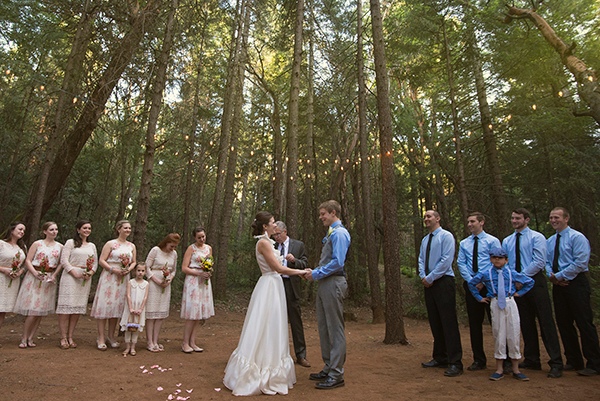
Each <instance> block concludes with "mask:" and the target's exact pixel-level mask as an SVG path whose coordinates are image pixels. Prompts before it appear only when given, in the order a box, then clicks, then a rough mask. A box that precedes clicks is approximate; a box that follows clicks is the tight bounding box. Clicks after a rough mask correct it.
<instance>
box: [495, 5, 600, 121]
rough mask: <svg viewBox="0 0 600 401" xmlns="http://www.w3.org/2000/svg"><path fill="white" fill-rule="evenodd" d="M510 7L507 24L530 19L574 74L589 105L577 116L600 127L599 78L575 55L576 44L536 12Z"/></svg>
mask: <svg viewBox="0 0 600 401" xmlns="http://www.w3.org/2000/svg"><path fill="white" fill-rule="evenodd" d="M507 7H508V14H507V15H506V22H511V21H512V20H513V19H528V20H530V21H532V22H533V23H534V25H535V26H536V27H537V28H538V29H539V30H540V32H541V34H542V36H543V37H544V39H546V42H548V43H549V44H550V46H552V47H553V48H554V50H556V52H557V53H558V55H559V56H560V59H561V61H562V63H563V64H564V66H565V67H567V69H568V70H569V71H570V72H571V74H573V77H575V80H576V81H577V84H578V85H577V93H579V96H580V97H581V99H582V100H583V101H584V102H585V103H586V104H587V105H588V107H589V109H588V110H587V111H583V112H580V111H575V112H573V114H574V115H576V116H589V117H592V118H593V119H594V120H596V123H598V124H599V125H600V89H599V88H598V78H597V77H596V73H595V72H594V71H593V70H591V69H589V68H588V67H587V66H586V65H585V63H584V62H583V61H582V60H580V59H579V58H577V57H575V56H574V55H573V49H574V48H575V43H573V44H571V46H567V44H566V43H565V42H564V41H563V40H562V39H561V38H560V37H559V36H558V35H557V34H556V32H555V31H554V29H552V27H550V25H548V22H546V20H545V19H544V18H542V17H541V16H540V15H539V14H538V13H537V12H535V10H528V9H523V8H517V7H513V6H507Z"/></svg>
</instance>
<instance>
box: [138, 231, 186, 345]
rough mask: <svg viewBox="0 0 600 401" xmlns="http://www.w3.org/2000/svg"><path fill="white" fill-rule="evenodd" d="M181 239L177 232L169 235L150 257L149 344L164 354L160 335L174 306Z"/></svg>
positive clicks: (147, 274)
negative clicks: (173, 285) (175, 278)
mask: <svg viewBox="0 0 600 401" xmlns="http://www.w3.org/2000/svg"><path fill="white" fill-rule="evenodd" d="M179 241H181V236H180V235H179V234H177V233H171V234H169V235H167V236H166V237H165V238H163V240H162V241H161V242H160V243H159V244H158V246H155V247H154V248H152V249H151V250H150V252H149V253H148V257H147V258H146V277H147V278H148V283H149V287H148V300H147V301H146V342H147V349H148V351H150V352H158V351H164V347H163V345H162V344H159V343H158V334H159V333H160V327H161V325H162V323H163V320H164V319H165V318H166V317H167V316H169V307H170V304H171V281H172V280H173V277H175V268H176V266H177V252H176V251H175V248H177V246H178V245H179Z"/></svg>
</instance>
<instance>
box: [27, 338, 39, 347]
mask: <svg viewBox="0 0 600 401" xmlns="http://www.w3.org/2000/svg"><path fill="white" fill-rule="evenodd" d="M27 346H28V347H31V348H33V347H37V345H35V343H34V342H33V340H27Z"/></svg>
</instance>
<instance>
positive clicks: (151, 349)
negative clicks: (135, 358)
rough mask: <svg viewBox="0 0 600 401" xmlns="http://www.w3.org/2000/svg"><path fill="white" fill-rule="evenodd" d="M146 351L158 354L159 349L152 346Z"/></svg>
mask: <svg viewBox="0 0 600 401" xmlns="http://www.w3.org/2000/svg"><path fill="white" fill-rule="evenodd" d="M146 349H147V350H148V351H150V352H158V348H157V347H151V346H150V345H149V346H147V347H146Z"/></svg>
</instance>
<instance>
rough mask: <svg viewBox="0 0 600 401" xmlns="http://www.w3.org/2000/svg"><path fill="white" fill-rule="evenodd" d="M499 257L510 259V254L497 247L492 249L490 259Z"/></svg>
mask: <svg viewBox="0 0 600 401" xmlns="http://www.w3.org/2000/svg"><path fill="white" fill-rule="evenodd" d="M494 256H496V257H498V258H508V254H507V253H506V251H505V250H504V249H502V248H500V247H495V248H492V249H490V257H494Z"/></svg>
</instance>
